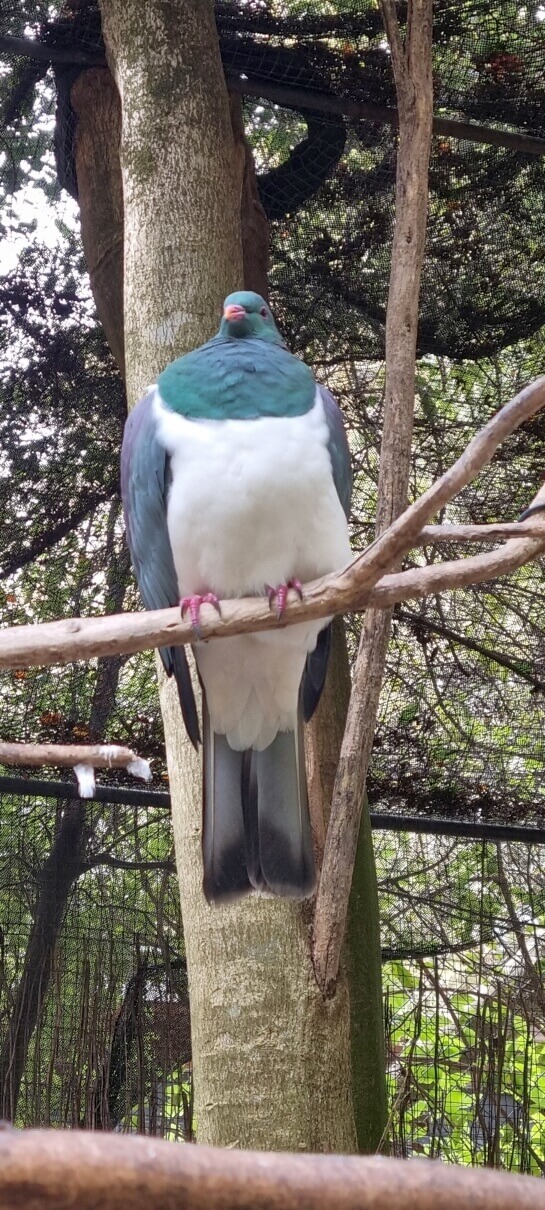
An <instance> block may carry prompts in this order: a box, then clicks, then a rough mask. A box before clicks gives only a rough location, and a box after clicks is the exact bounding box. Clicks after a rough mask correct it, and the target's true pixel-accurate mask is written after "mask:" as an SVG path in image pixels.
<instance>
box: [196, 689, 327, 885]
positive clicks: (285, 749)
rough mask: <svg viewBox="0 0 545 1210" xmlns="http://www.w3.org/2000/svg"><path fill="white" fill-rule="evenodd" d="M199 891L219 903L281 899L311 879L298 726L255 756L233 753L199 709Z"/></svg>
mask: <svg viewBox="0 0 545 1210" xmlns="http://www.w3.org/2000/svg"><path fill="white" fill-rule="evenodd" d="M203 742H204V819H203V860H204V883H203V886H204V893H205V895H206V898H207V899H208V900H213V901H216V902H218V901H221V900H225V899H230V898H235V897H237V896H240V895H244V894H245V893H246V892H248V891H250V890H251V889H252V887H253V888H255V889H256V890H262V891H269V892H272V893H273V894H275V895H280V896H282V897H284V898H289V899H305V898H306V897H307V896H308V895H311V894H312V892H313V890H314V887H315V881H316V875H315V866H314V853H313V848H312V833H311V829H310V818H309V811H308V801H307V790H306V780H305V759H304V747H303V728H302V723H300V725H299V729H298V732H297V734H296V733H295V732H293V731H282V732H279V734H278V735H277V736H276V739H275V740H273V742H272V744H270V745H269V747H268V748H265V749H264V751H262V752H255V751H248V752H234V751H233V749H232V748H230V747H229V744H228V743H227V740H226V738H225V736H224V735H216V734H214V732H213V731H212V730H211V728H210V718H209V715H208V710H207V708H206V705H204V710H203Z"/></svg>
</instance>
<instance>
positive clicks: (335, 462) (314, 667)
mask: <svg viewBox="0 0 545 1210" xmlns="http://www.w3.org/2000/svg"><path fill="white" fill-rule="evenodd" d="M318 389H319V391H320V395H321V398H322V403H323V406H324V412H325V417H326V421H327V426H328V429H329V441H328V450H329V456H330V458H331V469H332V471H333V482H334V484H335V487H336V489H337V495H338V497H339V500H340V502H341V504H342V506H343V509H344V513H345V516H346V518H347V520H348V517H349V515H350V501H351V498H352V463H351V459H350V449H349V445H348V441H347V437H346V430H345V427H344V421H343V418H342V413H341V410H340V408H339V407H338V406H337V404H336V403H335V400H334V398H333V395H332V394H331V391H328V390H327V387H322V386H320V387H319V388H318ZM330 647H331V623H330V624H329V626H326V627H325V628H324V630H321V631H320V634H319V635H318V642H317V644H316V647H315V648H314V651H311V653H310V655H308V656H307V662H306V665H305V672H304V676H303V683H302V704H303V717H304V719H305V722H307V723H308V721H309V719H311V718H312V715H313V714H314V711H315V710H316V707H317V705H318V702H319V701H320V698H321V696H322V690H323V687H324V683H325V678H326V672H327V664H328V660H329V651H330Z"/></svg>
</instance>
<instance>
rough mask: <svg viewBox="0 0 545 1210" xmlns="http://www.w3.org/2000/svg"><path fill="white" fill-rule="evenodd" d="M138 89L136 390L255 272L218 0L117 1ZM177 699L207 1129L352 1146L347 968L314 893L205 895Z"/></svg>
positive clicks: (175, 758)
mask: <svg viewBox="0 0 545 1210" xmlns="http://www.w3.org/2000/svg"><path fill="white" fill-rule="evenodd" d="M102 10H103V17H104V32H105V39H106V44H107V48H108V53H109V56H110V61H111V64H112V68H113V71H114V73H115V75H116V79H117V82H118V85H119V90H120V93H121V97H122V106H123V119H122V165H123V181H124V197H125V292H124V294H125V347H126V366H127V384H128V394H129V399H130V400H131V401H132V402H134V400H135V399H136V398H137V397H138V395H139V393H141V391H142V390H143V389H144V388H145V386H146V385H147V383H148V382H150V381H152V380H153V377H154V376H155V374H156V373H157V371H158V370H159V369H161V368H162V367H163V366H164V365H165V363H166V362H167V361H168V360H170V359H171V358H173V357H175V356H177V355H180V354H181V353H183V352H185V351H186V350H188V349H190V348H192V347H194V346H195V345H197V344H199V343H201V342H202V341H203V340H205V339H206V338H207V337H208V336H210V335H211V333H212V332H213V331H214V330H215V328H216V327H217V323H218V318H219V314H220V305H221V302H222V299H223V297H224V296H225V295H226V294H227V293H229V292H230V291H231V290H233V289H236V288H237V286H240V283H241V282H242V280H243V267H242V248H241V232H240V208H241V189H242V183H243V177H244V165H245V158H246V157H245V154H244V149H243V147H242V145H241V144H240V142H239V143H238V147H237V144H236V143H235V141H234V137H233V130H232V125H231V121H230V113H229V102H228V96H227V92H226V88H225V83H224V79H223V72H222V67H221V60H220V56H219V49H218V44H217V36H216V31H215V26H214V19H213V5H212V3H211V0H185V3H182V0H176V3H171V4H169V5H165V4H163V3H160V2H159V0H154V2H153V3H149V4H147V5H145V6H142V5H141V4H140V3H138V2H137V0H103V2H102ZM161 702H162V709H163V717H164V722H165V734H166V741H167V756H168V762H169V770H170V781H171V793H172V799H173V816H174V832H175V841H176V853H177V863H178V870H179V880H180V891H181V900H182V913H183V921H184V935H185V941H186V950H187V960H188V972H189V986H190V999H191V1019H192V1032H193V1061H194V1074H195V1094H196V1105H195V1111H196V1120H197V1131H198V1138H199V1141H200V1142H209V1143H218V1144H223V1145H227V1146H229V1145H230V1146H233V1145H236V1146H241V1147H258V1148H271V1149H279V1148H287V1149H301V1150H317V1151H325V1150H338V1151H351V1150H353V1149H354V1146H355V1132H354V1121H353V1113H352V1105H351V1090H350V1046H349V1013H348V996H347V989H346V982H345V981H344V980H341V981H340V983H339V986H338V990H337V993H336V995H335V997H334V998H333V1000H331V1001H328V1002H326V1001H324V999H323V997H322V995H321V993H320V992H319V991H318V988H317V986H316V983H315V980H314V975H313V969H312V964H311V958H310V947H309V924H310V905H308V904H307V905H303V906H293V905H291V904H288V903H286V902H279V901H273V900H269V899H266V898H264V897H257V896H253V897H251V898H249V899H246V900H243V901H241V902H240V903H237V904H234V905H229V906H223V907H210V906H209V905H208V904H207V903H206V901H205V899H204V896H203V894H202V889H201V882H202V866H201V849H200V829H201V786H200V760H199V758H198V757H197V756H195V754H194V753H193V751H192V750H191V748H190V747H189V745H188V743H187V740H186V738H185V736H184V734H183V728H182V723H181V718H180V712H179V706H178V702H177V700H176V695H175V692H174V690H173V687H172V685H170V684H165V683H164V682H163V684H162V686H161Z"/></svg>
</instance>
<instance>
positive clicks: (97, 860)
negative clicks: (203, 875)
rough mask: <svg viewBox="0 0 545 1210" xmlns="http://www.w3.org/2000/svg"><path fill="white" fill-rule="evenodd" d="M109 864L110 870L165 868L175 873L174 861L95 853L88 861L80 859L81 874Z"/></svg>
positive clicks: (142, 870)
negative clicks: (146, 859) (130, 858)
mask: <svg viewBox="0 0 545 1210" xmlns="http://www.w3.org/2000/svg"><path fill="white" fill-rule="evenodd" d="M101 865H107V866H111V868H112V870H140V871H141V872H144V871H146V870H166V871H167V873H169V874H175V873H176V864H175V862H174V861H123V859H122V858H121V857H112V856H111V854H110V853H96V854H95V856H94V857H93V858H92V860H90V861H82V863H81V866H80V869H81V872H82V874H86V873H87V872H88V871H89V870H95V869H96V868H97V866H101Z"/></svg>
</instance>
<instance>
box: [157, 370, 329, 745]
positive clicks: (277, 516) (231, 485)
mask: <svg viewBox="0 0 545 1210" xmlns="http://www.w3.org/2000/svg"><path fill="white" fill-rule="evenodd" d="M155 407H156V415H157V419H158V422H159V431H160V436H161V439H162V441H163V443H164V445H165V448H166V449H167V450H168V452H169V454H170V457H171V469H172V486H171V489H170V494H169V500H168V516H167V520H168V530H169V536H170V542H171V546H172V552H173V556H174V565H175V568H176V574H177V577H178V587H179V591H180V595H189V594H192V593H203V594H204V593H206V592H215V593H216V594H217V595H218V597H220V598H222V597H241V596H254V595H260V594H263V593H264V592H265V584H272V585H277V584H280V583H282V582H286V581H287V580H290V579H294V578H297V579H299V580H301V581H302V582H303V583H304V582H305V580H310V579H313V578H314V577H316V576H319V575H323V574H325V573H326V572H328V571H334V570H336V569H337V568H340V567H342V566H343V565H344V564H345V563H346V562H347V561H348V560H349V559H350V546H349V542H348V530H347V524H346V519H345V516H344V513H343V510H342V507H341V504H340V501H339V498H338V496H337V492H336V490H335V486H334V483H333V477H332V470H331V462H330V458H329V453H328V450H327V439H328V429H327V425H326V422H325V417H324V411H323V406H322V402H321V399H320V397H319V395H318V394H317V396H316V402H315V405H314V407H313V409H312V410H311V411H310V412H308V413H306V414H305V415H304V416H298V417H294V418H292V419H281V418H278V419H276V418H272V417H263V418H261V419H259V420H246V421H245V420H224V421H222V420H220V421H214V420H212V421H199V420H187V419H185V418H184V417H182V416H178V415H176V414H175V413H172V412H170V411H168V410H167V409H166V408H164V407H163V406H162V405H161V403H160V401H159V400H158V399H157V397H156V404H155ZM323 625H324V621H323V620H321V621H319V622H312V623H308V624H307V623H303V624H301V626H293V627H289V628H287V629H286V630H284V631H277V632H274V633H271V632H267V633H264V634H260V635H244V636H240V637H236V638H232V639H218V640H213V639H212V640H210V642H208V643H206V644H202V645H200V644H199V645H197V646H196V650H195V654H196V657H197V662H198V665H199V671H200V673H201V676H202V679H203V682H204V685H205V688H206V697H207V702H208V708H209V710H210V716H211V720H212V726H213V727H214V730H215V731H218V732H220V733H222V734H226V735H227V737H228V739H229V742H230V743H231V744H232V746H233V747H236V748H247V747H252V746H254V747H260V748H262V747H266V746H267V745H268V744H269V743H271V742H272V740H273V739H274V736H275V735H276V732H277V731H278V730H291V729H292V728H293V727H294V726H295V721H296V716H297V701H298V693H299V685H300V681H301V677H302V674H303V669H304V664H305V659H306V655H307V653H308V652H309V651H312V650H313V648H314V647H315V645H316V639H317V635H318V633H319V631H320V629H321V628H322V627H323Z"/></svg>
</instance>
